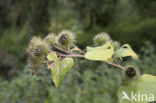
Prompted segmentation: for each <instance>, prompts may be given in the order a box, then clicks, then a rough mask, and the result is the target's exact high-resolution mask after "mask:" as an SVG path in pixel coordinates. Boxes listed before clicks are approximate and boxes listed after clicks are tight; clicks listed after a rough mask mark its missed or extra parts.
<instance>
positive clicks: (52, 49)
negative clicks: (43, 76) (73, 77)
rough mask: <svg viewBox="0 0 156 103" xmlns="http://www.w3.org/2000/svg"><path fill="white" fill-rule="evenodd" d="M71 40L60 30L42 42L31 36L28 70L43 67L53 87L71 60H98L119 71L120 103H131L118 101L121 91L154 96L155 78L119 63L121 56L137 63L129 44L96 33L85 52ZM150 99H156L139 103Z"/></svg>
mask: <svg viewBox="0 0 156 103" xmlns="http://www.w3.org/2000/svg"><path fill="white" fill-rule="evenodd" d="M75 41H76V40H75V34H74V33H73V32H71V31H68V30H63V31H61V32H60V33H59V34H58V36H56V35H55V34H54V33H50V34H48V35H47V36H46V37H45V38H43V39H41V37H32V38H31V39H30V42H29V44H28V47H27V54H28V56H29V58H28V61H29V62H28V63H29V65H30V67H31V68H32V69H33V70H35V71H38V70H39V69H40V68H41V66H42V64H46V65H47V69H50V70H51V74H52V80H53V82H54V84H55V86H56V87H59V86H60V84H61V82H62V80H63V78H64V76H65V75H66V73H67V71H68V70H69V69H71V68H72V66H73V65H74V60H73V57H79V58H85V59H89V60H93V61H101V62H105V63H107V64H109V65H112V66H115V67H117V68H119V69H121V70H122V71H123V75H122V76H121V77H122V79H121V87H120V88H119V90H118V98H119V102H120V103H133V101H131V99H122V96H123V94H122V93H123V91H124V93H127V96H130V95H131V91H133V92H134V93H138V92H139V93H143V94H149V93H150V94H151V93H152V94H154V95H155V96H156V86H155V85H156V77H155V76H152V75H148V74H144V75H140V73H139V72H138V71H139V70H138V69H137V67H134V66H132V65H129V66H123V65H121V64H120V62H121V61H123V58H125V57H132V59H134V60H138V56H137V54H136V53H135V52H134V51H133V49H132V48H131V46H130V45H129V44H124V45H122V46H120V43H119V42H118V41H114V40H112V39H111V37H110V36H109V34H108V33H106V32H102V33H99V34H97V35H96V36H95V37H94V39H93V42H94V47H87V48H86V51H84V50H81V49H80V48H79V47H78V46H76V44H75ZM136 100H138V98H136ZM154 100H156V98H155V97H151V99H148V101H146V100H143V101H141V103H149V102H151V101H154ZM135 103H138V102H135ZM139 103H140V102H139Z"/></svg>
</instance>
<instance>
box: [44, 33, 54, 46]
mask: <svg viewBox="0 0 156 103" xmlns="http://www.w3.org/2000/svg"><path fill="white" fill-rule="evenodd" d="M44 42H46V43H47V44H49V45H54V44H55V43H56V42H55V34H54V33H50V34H48V35H47V36H46V37H45V39H44Z"/></svg>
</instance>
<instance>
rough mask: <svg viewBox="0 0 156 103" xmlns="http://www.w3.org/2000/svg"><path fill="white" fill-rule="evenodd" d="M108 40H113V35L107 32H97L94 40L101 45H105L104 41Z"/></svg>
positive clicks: (97, 44)
mask: <svg viewBox="0 0 156 103" xmlns="http://www.w3.org/2000/svg"><path fill="white" fill-rule="evenodd" d="M107 41H111V37H110V36H109V34H108V33H106V32H102V33H99V34H97V35H96V36H95V37H94V39H93V42H94V44H95V45H96V46H100V45H103V44H104V43H106V42H107Z"/></svg>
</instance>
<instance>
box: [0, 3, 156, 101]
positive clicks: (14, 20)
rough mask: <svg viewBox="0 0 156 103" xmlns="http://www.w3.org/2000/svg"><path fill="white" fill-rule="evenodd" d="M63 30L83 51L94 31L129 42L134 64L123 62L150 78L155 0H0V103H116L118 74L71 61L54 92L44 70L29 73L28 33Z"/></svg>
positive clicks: (155, 60) (154, 61)
mask: <svg viewBox="0 0 156 103" xmlns="http://www.w3.org/2000/svg"><path fill="white" fill-rule="evenodd" d="M63 29H69V30H71V31H72V32H74V33H76V34H77V45H78V46H79V47H81V48H82V49H85V47H86V46H87V45H90V46H91V45H92V43H93V41H92V38H93V37H94V36H95V35H96V34H97V33H99V32H108V33H109V34H110V36H111V37H112V39H114V40H118V41H120V42H121V44H124V43H129V44H130V45H131V46H132V47H133V48H134V50H135V51H136V52H137V53H138V55H139V58H140V59H139V60H138V61H129V62H127V61H125V63H124V64H123V65H127V64H131V65H135V66H137V67H138V68H139V70H140V72H141V73H142V74H143V73H149V74H152V75H156V49H155V47H156V43H155V41H156V1H155V0H0V103H118V101H117V89H118V88H119V86H120V75H121V71H120V70H118V69H117V68H113V67H111V66H108V65H106V64H105V63H101V62H95V61H88V60H84V59H75V65H74V67H73V68H72V70H70V71H69V72H68V73H67V76H66V77H65V79H64V81H63V83H62V85H61V87H60V88H58V89H56V88H55V87H54V84H53V82H52V80H51V75H50V71H48V70H43V71H42V72H41V73H40V74H39V75H32V73H31V71H30V69H29V68H28V66H27V55H26V53H25V48H26V46H27V44H28V41H29V39H30V37H31V36H32V35H39V36H41V37H44V36H45V35H47V34H48V33H50V32H55V33H58V32H60V31H61V30H63Z"/></svg>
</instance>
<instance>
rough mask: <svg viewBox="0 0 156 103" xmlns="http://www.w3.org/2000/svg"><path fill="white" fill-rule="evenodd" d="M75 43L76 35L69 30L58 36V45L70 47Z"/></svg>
mask: <svg viewBox="0 0 156 103" xmlns="http://www.w3.org/2000/svg"><path fill="white" fill-rule="evenodd" d="M73 42H75V34H74V33H72V32H71V31H68V30H63V31H62V32H60V33H59V35H58V43H59V44H60V45H61V46H69V45H71V44H72V43H73Z"/></svg>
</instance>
